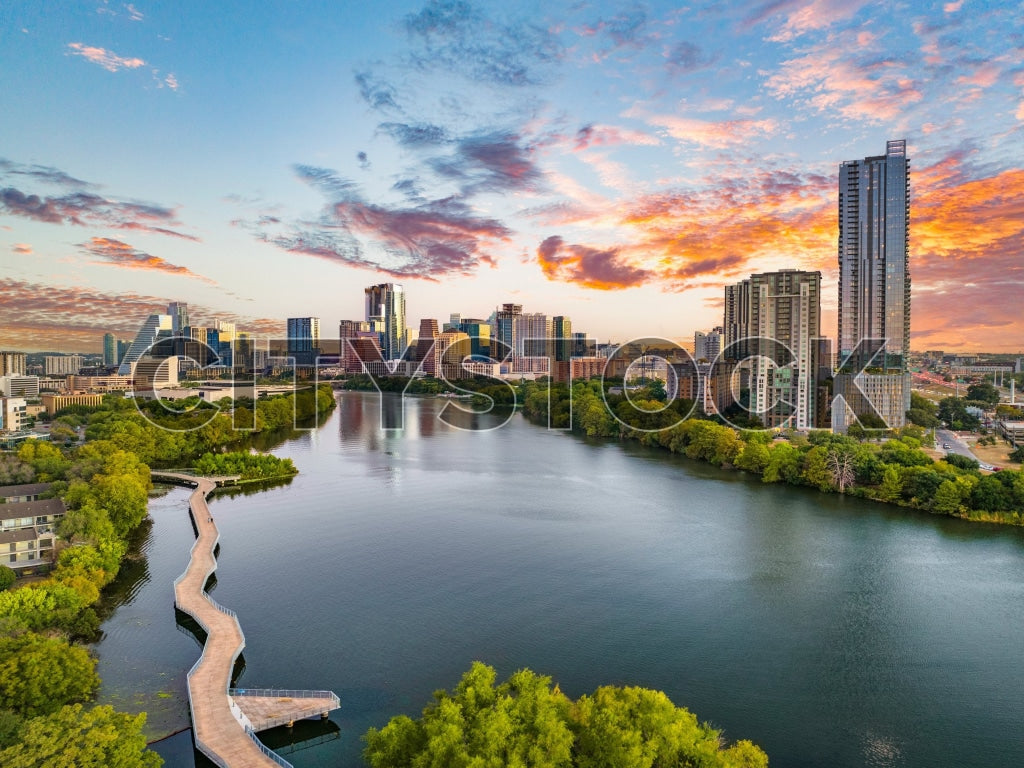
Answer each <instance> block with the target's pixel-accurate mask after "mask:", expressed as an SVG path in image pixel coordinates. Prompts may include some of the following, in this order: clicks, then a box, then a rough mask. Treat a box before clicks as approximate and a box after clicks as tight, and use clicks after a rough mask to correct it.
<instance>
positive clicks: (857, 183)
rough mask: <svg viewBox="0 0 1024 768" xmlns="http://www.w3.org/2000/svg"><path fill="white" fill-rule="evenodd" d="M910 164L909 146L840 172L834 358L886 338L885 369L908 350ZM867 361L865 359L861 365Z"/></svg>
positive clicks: (895, 146) (898, 144) (896, 145)
mask: <svg viewBox="0 0 1024 768" xmlns="http://www.w3.org/2000/svg"><path fill="white" fill-rule="evenodd" d="M909 218H910V160H909V159H908V158H907V142H906V141H903V140H899V141H890V142H888V143H887V145H886V152H885V154H884V155H879V156H877V157H866V158H864V159H863V160H849V161H847V162H845V163H842V164H841V165H840V166H839V359H840V361H843V360H845V359H846V358H847V357H848V356H849V355H850V354H852V353H853V352H854V350H856V349H857V346H858V344H859V343H860V341H861V340H862V339H885V342H886V345H885V355H884V359H883V358H882V356H881V355H880V356H879V358H878V359H877V360H875V361H874V364H876V365H877V366H878V367H881V368H883V369H884V370H898V371H900V372H903V371H906V361H905V358H906V355H907V354H908V353H909V351H910V248H909V243H910V239H909V238H910V228H909V226H908V221H909ZM864 362H867V361H864Z"/></svg>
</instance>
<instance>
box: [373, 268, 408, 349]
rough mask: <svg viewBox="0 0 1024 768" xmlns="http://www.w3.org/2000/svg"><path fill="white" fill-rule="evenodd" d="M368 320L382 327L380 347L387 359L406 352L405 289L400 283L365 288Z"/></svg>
mask: <svg viewBox="0 0 1024 768" xmlns="http://www.w3.org/2000/svg"><path fill="white" fill-rule="evenodd" d="M365 294H366V320H367V322H370V323H373V324H374V325H375V326H380V328H381V340H380V348H381V352H382V353H383V355H384V359H385V360H401V359H402V355H404V354H405V346H406V322H405V289H404V288H403V287H402V286H401V285H399V284H398V283H381V284H379V285H371V286H370V287H369V288H367V289H366V290H365Z"/></svg>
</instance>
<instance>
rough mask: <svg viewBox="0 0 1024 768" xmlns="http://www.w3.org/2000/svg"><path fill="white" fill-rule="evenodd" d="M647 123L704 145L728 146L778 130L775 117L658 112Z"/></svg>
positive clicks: (692, 142) (681, 138)
mask: <svg viewBox="0 0 1024 768" xmlns="http://www.w3.org/2000/svg"><path fill="white" fill-rule="evenodd" d="M648 122H649V123H651V124H652V125H657V126H660V127H662V128H664V129H665V130H666V131H667V133H668V135H669V136H671V137H672V138H674V139H679V140H680V141H686V142H690V143H691V144H699V145H701V146H702V147H712V148H714V149H725V148H728V147H731V146H735V145H737V144H742V143H744V142H747V141H750V140H751V139H754V138H757V137H762V136H771V135H772V134H774V133H775V132H776V131H777V130H778V127H779V125H778V123H777V122H776V121H775V120H718V121H715V120H698V119H696V118H692V117H676V116H674V115H655V116H653V117H650V118H648Z"/></svg>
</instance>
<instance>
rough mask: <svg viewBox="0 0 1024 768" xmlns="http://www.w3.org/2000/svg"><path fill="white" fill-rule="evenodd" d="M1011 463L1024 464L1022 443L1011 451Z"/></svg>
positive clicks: (1023, 444) (1023, 445)
mask: <svg viewBox="0 0 1024 768" xmlns="http://www.w3.org/2000/svg"><path fill="white" fill-rule="evenodd" d="M1009 458H1010V461H1020V462H1024V443H1021V444H1020V445H1018V446H1017V447H1016V448H1014V449H1013V450H1012V451H1010V456H1009Z"/></svg>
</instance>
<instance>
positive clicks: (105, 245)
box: [79, 237, 216, 285]
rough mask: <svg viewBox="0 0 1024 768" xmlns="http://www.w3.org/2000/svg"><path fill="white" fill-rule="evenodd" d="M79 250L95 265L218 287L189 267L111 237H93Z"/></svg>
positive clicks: (80, 245) (81, 245)
mask: <svg viewBox="0 0 1024 768" xmlns="http://www.w3.org/2000/svg"><path fill="white" fill-rule="evenodd" d="M79 248H81V249H82V250H83V251H85V252H86V253H88V254H89V255H91V256H94V257H96V258H97V259H99V261H94V262H92V263H93V264H110V265H113V266H116V267H123V268H125V269H144V270H151V271H156V272H166V273H168V274H172V275H181V276H183V277H193V278H196V279H197V280H202V281H203V282H205V283H209V284H211V285H216V283H215V282H214V281H213V280H211V279H210V278H208V277H204V276H202V275H199V274H196V273H195V272H193V271H192V270H190V269H188V268H187V267H182V266H178V265H177V264H171V263H170V262H169V261H166V260H165V259H162V258H160V257H159V256H154V255H152V254H150V253H146V252H145V251H140V250H137V249H136V248H133V247H132V246H130V245H129V244H128V243H125V242H123V241H121V240H114V239H112V238H109V237H93V238H91V239H90V240H89V241H88V242H85V243H79Z"/></svg>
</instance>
